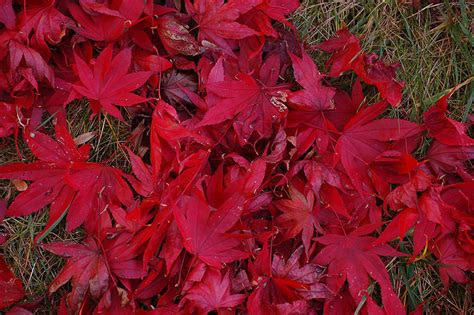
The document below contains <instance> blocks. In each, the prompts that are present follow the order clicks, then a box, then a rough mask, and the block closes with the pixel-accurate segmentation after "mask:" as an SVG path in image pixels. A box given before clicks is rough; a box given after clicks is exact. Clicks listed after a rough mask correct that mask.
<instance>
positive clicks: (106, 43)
mask: <svg viewBox="0 0 474 315" xmlns="http://www.w3.org/2000/svg"><path fill="white" fill-rule="evenodd" d="M155 2H156V3H155ZM298 6H299V2H298V1H297V0H245V1H244V0H228V1H224V0H195V1H191V0H185V1H172V0H166V1H150V0H147V1H145V0H130V1H121V0H110V1H94V0H79V1H73V0H66V1H55V0H29V1H20V0H15V1H12V0H1V1H0V25H1V26H0V61H1V62H0V137H1V138H6V137H13V138H14V139H15V141H16V142H17V143H19V142H25V143H26V144H27V145H28V147H29V149H30V150H31V152H32V153H33V155H34V156H35V160H34V161H32V162H30V163H9V164H6V165H1V166H0V178H2V179H11V180H13V181H14V182H15V183H17V184H18V183H21V184H22V185H23V186H27V189H26V190H25V189H22V190H24V191H23V192H21V193H19V194H18V195H17V196H16V198H14V199H13V200H11V201H10V203H9V205H8V207H7V205H6V202H5V203H4V202H1V203H0V210H1V211H0V214H1V219H3V218H4V217H5V216H6V217H16V216H27V215H30V214H32V213H35V212H38V211H48V215H49V221H48V222H47V224H46V226H45V227H44V230H43V232H41V233H39V234H38V235H36V238H35V241H36V243H37V245H38V246H40V247H41V248H43V249H44V250H47V251H49V252H51V253H53V254H56V255H59V256H62V257H64V259H65V265H64V267H63V269H62V270H61V271H60V272H59V273H58V274H57V276H56V278H55V280H54V281H53V282H52V283H51V284H50V285H49V294H53V293H55V292H57V291H59V292H62V294H63V296H62V298H61V304H60V305H59V306H58V308H59V311H60V312H62V313H68V312H69V313H81V314H89V313H94V314H95V313H101V312H103V313H107V314H128V313H137V314H145V313H150V314H168V313H170V314H178V313H181V314H207V313H208V312H213V311H214V312H215V311H217V312H218V313H219V314H233V313H238V314H247V313H248V314H314V313H319V312H324V313H326V314H352V313H353V312H354V311H356V312H357V313H361V312H362V313H364V314H403V313H405V307H404V305H403V304H402V302H401V301H400V299H399V297H398V296H397V292H395V290H394V288H393V285H392V280H391V279H390V277H389V274H388V272H387V270H386V267H385V262H386V260H385V259H386V258H384V257H387V256H388V257H400V258H399V259H404V261H405V262H406V263H408V264H409V263H412V262H413V261H415V260H419V259H423V257H426V255H429V254H431V255H433V257H435V259H436V261H437V262H439V263H438V264H437V268H438V270H439V274H440V276H441V280H442V282H443V284H444V285H445V286H446V287H448V286H449V285H450V282H452V281H454V282H457V283H467V282H469V281H470V280H469V275H468V274H467V272H469V270H472V269H473V267H474V220H473V218H474V217H473V211H474V209H473V207H474V200H473V196H474V182H473V178H474V177H473V176H474V172H473V168H472V165H471V164H470V160H471V159H473V158H474V139H472V138H471V137H470V136H469V135H468V133H467V128H468V127H469V125H468V124H464V123H461V122H457V121H455V120H452V119H451V118H449V112H448V97H449V95H446V96H445V97H443V98H442V99H440V100H439V101H438V102H437V104H435V105H433V106H432V107H431V108H430V109H429V110H428V111H427V112H426V113H425V114H424V121H423V123H422V124H417V123H414V122H410V121H407V120H404V119H399V118H386V117H388V116H387V112H389V111H392V112H394V111H393V110H392V109H393V108H397V110H396V111H395V112H397V113H403V108H400V101H401V98H402V89H403V86H404V84H403V82H399V81H397V79H396V78H395V76H396V69H397V65H396V64H394V65H389V64H386V63H385V62H384V61H382V60H381V59H379V57H378V56H377V55H376V54H373V53H369V52H364V51H363V50H362V49H361V45H360V42H359V39H358V38H357V37H355V36H354V35H352V34H351V33H350V32H349V31H348V30H347V29H341V30H340V31H339V32H338V33H337V34H336V35H335V37H334V38H331V39H329V40H327V41H325V42H323V43H321V44H320V45H318V46H316V47H311V49H312V50H313V51H315V52H318V53H320V54H324V55H326V56H327V64H326V65H325V66H324V67H323V68H324V69H322V71H324V72H320V70H319V69H318V67H317V66H316V64H315V63H314V62H313V60H312V58H311V57H310V56H309V55H308V52H307V51H306V50H305V47H304V44H303V43H302V42H301V41H300V39H299V38H298V35H297V33H296V30H295V28H294V26H293V25H292V24H291V23H290V22H288V20H287V19H286V18H287V16H288V15H289V14H290V13H292V12H293V11H294V10H296V9H297V8H298ZM320 68H322V67H320ZM369 100H370V101H369ZM86 106H88V107H89V108H90V115H91V118H92V117H94V116H99V119H103V115H110V116H113V117H112V118H111V119H118V120H122V121H124V122H125V123H126V124H127V125H128V126H130V132H131V136H130V138H129V140H128V141H127V143H126V144H125V145H124V149H125V150H127V152H128V156H129V161H130V164H131V171H130V172H126V171H125V170H121V169H118V168H115V167H112V166H111V165H108V164H107V162H106V161H104V162H102V163H101V162H97V161H94V162H93V161H89V158H90V149H91V147H90V145H89V144H84V139H82V138H81V137H79V138H74V137H73V136H72V135H71V134H70V133H69V130H68V124H70V123H71V124H73V123H74V121H70V122H68V121H67V119H66V117H67V115H66V113H67V111H77V110H79V109H80V108H83V107H86ZM384 117H385V118H384ZM51 121H52V122H53V124H52V125H53V126H52V127H49V126H50V124H48V122H51ZM137 121H139V122H138V123H137ZM471 121H472V120H471ZM53 129H54V130H53ZM53 131H54V132H53ZM86 142H87V141H86ZM424 148H427V149H424ZM24 188H26V187H24ZM42 209H45V210H42ZM61 226H64V228H65V229H66V230H67V231H73V230H75V229H83V231H84V235H85V237H84V238H83V239H82V241H81V242H80V243H72V242H45V239H46V238H47V236H48V235H50V233H51V231H52V230H54V229H58V228H60V227H61ZM404 238H409V239H410V240H412V242H411V243H412V244H413V246H411V247H409V248H408V249H405V250H404V251H403V252H402V251H400V250H399V248H398V245H399V243H400V240H402V239H404ZM5 239H6V237H3V238H2V240H1V241H2V242H5ZM47 239H50V238H47ZM60 288H61V289H60ZM0 291H1V293H2V298H1V300H0V308H8V307H12V308H10V311H9V312H10V313H11V314H17V313H18V312H22V313H21V314H25V313H28V312H30V311H32V306H31V304H22V303H21V300H22V299H23V298H24V294H25V293H24V288H23V286H22V284H21V282H20V281H19V280H18V279H16V278H15V276H14V275H13V274H12V273H11V271H10V270H9V268H8V266H7V265H6V264H5V262H4V261H3V259H2V260H0ZM46 298H47V297H46ZM15 303H16V304H15ZM12 305H13V306H12ZM382 305H383V306H382ZM418 311H421V306H420V308H419V309H418Z"/></svg>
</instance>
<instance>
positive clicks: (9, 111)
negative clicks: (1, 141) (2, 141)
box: [0, 102, 18, 138]
mask: <svg viewBox="0 0 474 315" xmlns="http://www.w3.org/2000/svg"><path fill="white" fill-rule="evenodd" d="M16 110H17V109H16V106H15V105H13V104H8V103H4V102H0V138H5V137H8V136H9V135H11V134H13V132H14V131H15V129H16V128H17V126H18V123H17V121H18V118H17V117H16Z"/></svg>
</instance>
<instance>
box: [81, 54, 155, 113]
mask: <svg viewBox="0 0 474 315" xmlns="http://www.w3.org/2000/svg"><path fill="white" fill-rule="evenodd" d="M112 53H113V51H112V46H111V45H109V46H107V47H106V48H105V49H104V50H103V51H102V52H101V53H100V55H99V57H97V60H96V61H95V64H94V65H93V67H92V68H91V67H90V66H89V65H88V64H87V63H86V62H85V61H84V60H82V59H81V58H80V57H79V56H78V55H77V54H75V55H74V59H75V61H76V66H77V74H78V76H79V79H80V82H81V85H78V84H75V85H73V88H74V90H75V91H76V92H77V93H79V94H80V95H82V96H84V97H87V98H88V99H89V102H90V106H91V108H92V111H93V115H95V114H97V113H98V112H99V111H100V110H101V109H102V108H103V109H104V110H105V111H106V112H107V113H109V114H111V115H112V116H114V117H116V118H119V119H123V118H122V115H121V114H120V111H119V110H118V109H117V108H116V107H115V106H114V105H120V106H132V105H135V104H138V103H143V102H145V101H146V100H147V99H146V98H145V97H142V96H139V95H137V94H134V93H131V91H133V90H136V89H138V88H139V87H141V86H142V85H143V84H144V83H145V82H146V81H147V80H148V78H149V77H150V75H151V72H145V71H139V72H133V73H128V70H129V68H130V62H131V59H132V53H131V49H130V48H125V49H123V50H121V51H120V52H119V53H118V54H117V55H115V56H114V57H112Z"/></svg>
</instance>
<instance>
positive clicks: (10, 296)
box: [0, 256, 25, 309]
mask: <svg viewBox="0 0 474 315" xmlns="http://www.w3.org/2000/svg"><path fill="white" fill-rule="evenodd" d="M0 293H1V294H2V297H1V298H0V309H5V308H7V307H9V306H10V305H12V304H14V303H16V302H18V301H19V300H21V299H22V298H23V297H24V296H25V290H24V289H23V285H22V283H21V281H20V280H19V279H18V278H16V277H15V275H14V274H13V273H12V272H11V271H10V268H8V265H7V264H6V263H5V261H4V260H3V257H2V256H0Z"/></svg>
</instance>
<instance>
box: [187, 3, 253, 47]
mask: <svg viewBox="0 0 474 315" xmlns="http://www.w3.org/2000/svg"><path fill="white" fill-rule="evenodd" d="M258 2H259V1H257V0H250V1H246V2H241V1H238V0H230V1H227V2H226V3H224V1H221V0H217V1H215V0H197V1H194V3H191V2H190V1H189V0H186V10H187V11H188V14H190V15H191V16H193V19H194V20H195V21H196V23H197V24H198V27H199V36H198V41H199V42H200V43H202V41H203V40H207V41H209V42H211V43H214V44H217V45H218V46H219V47H221V48H223V49H224V50H227V51H228V52H230V53H231V52H232V50H231V49H230V45H229V44H228V43H226V39H243V38H245V37H248V36H252V35H257V34H258V33H257V32H256V31H255V30H253V29H251V28H250V27H248V26H246V25H244V24H240V23H238V22H237V21H236V20H237V19H238V18H239V16H240V15H241V14H244V13H246V12H248V11H249V10H251V9H252V8H253V7H255V6H256V5H257V4H258Z"/></svg>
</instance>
